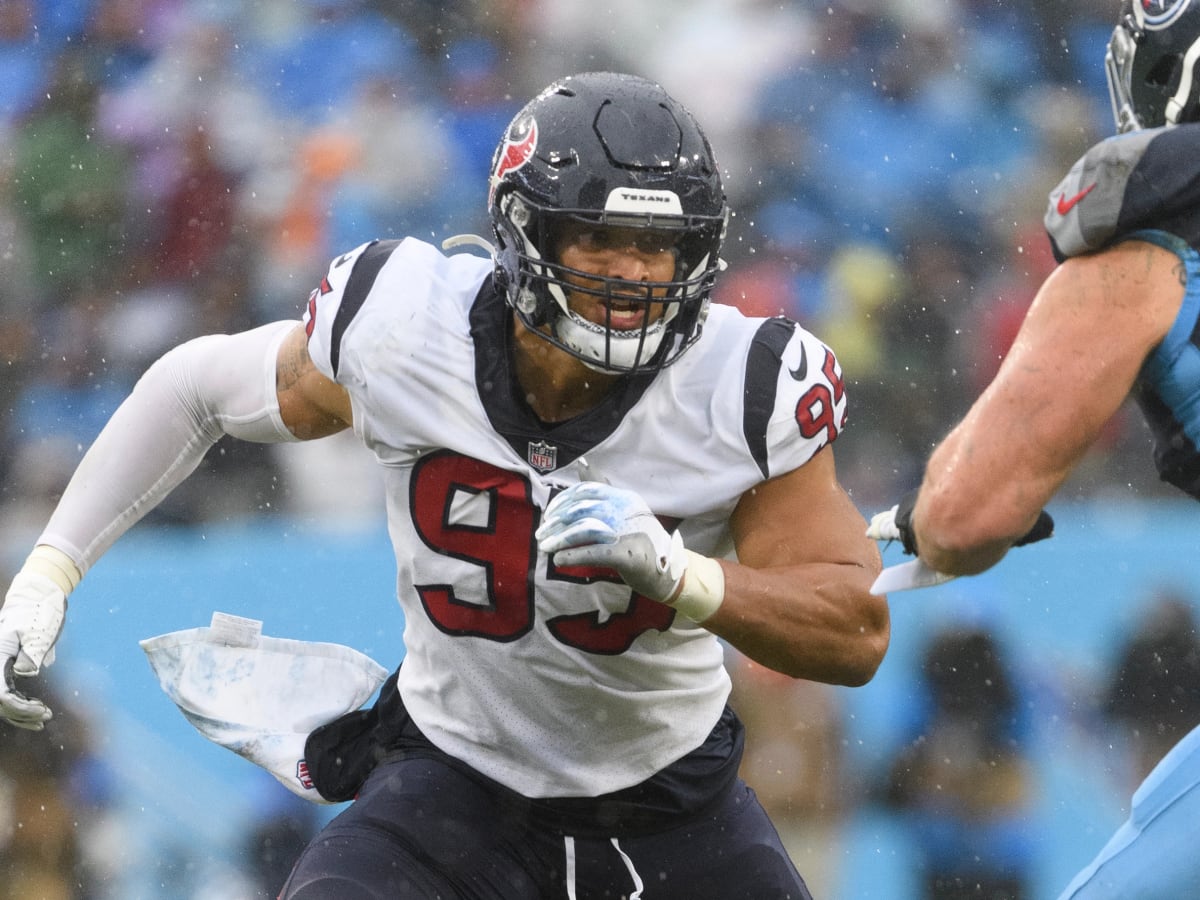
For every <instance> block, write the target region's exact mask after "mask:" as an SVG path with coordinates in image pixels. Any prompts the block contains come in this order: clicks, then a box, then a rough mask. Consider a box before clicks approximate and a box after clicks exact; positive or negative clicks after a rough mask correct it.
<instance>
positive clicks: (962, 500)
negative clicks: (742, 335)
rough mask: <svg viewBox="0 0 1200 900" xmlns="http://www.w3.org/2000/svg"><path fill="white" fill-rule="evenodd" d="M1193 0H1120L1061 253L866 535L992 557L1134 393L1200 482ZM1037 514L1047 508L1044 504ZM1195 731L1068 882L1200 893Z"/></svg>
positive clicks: (1055, 217) (921, 549) (965, 570)
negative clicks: (910, 491)
mask: <svg viewBox="0 0 1200 900" xmlns="http://www.w3.org/2000/svg"><path fill="white" fill-rule="evenodd" d="M1198 60H1200V0H1123V3H1122V6H1121V12H1120V17H1119V19H1118V22H1117V25H1116V28H1115V29H1114V31H1113V34H1112V38H1111V40H1110V41H1109V44H1108V49H1107V54H1106V57H1105V69H1106V72H1107V76H1108V87H1109V93H1110V96H1111V98H1112V106H1113V115H1114V117H1115V119H1116V126H1117V131H1118V134H1117V135H1116V136H1114V137H1110V138H1108V139H1107V140H1104V141H1102V142H1101V143H1099V144H1098V145H1096V146H1095V147H1093V148H1091V149H1090V150H1089V151H1088V152H1087V153H1086V154H1085V155H1084V156H1083V157H1082V158H1081V159H1080V160H1079V161H1078V162H1077V163H1076V164H1075V165H1074V166H1073V167H1072V168H1071V170H1070V172H1069V173H1068V174H1067V176H1066V177H1065V178H1064V179H1063V180H1062V182H1061V183H1060V184H1059V185H1058V187H1057V188H1056V189H1055V190H1054V191H1053V192H1052V193H1051V195H1050V202H1049V208H1048V209H1047V211H1046V216H1045V224H1046V229H1047V231H1048V232H1049V235H1050V240H1051V242H1052V244H1053V248H1054V252H1055V254H1056V256H1057V258H1058V259H1059V261H1060V262H1061V265H1060V266H1059V267H1058V268H1057V269H1056V270H1055V271H1054V272H1053V273H1052V274H1051V275H1050V277H1049V278H1047V280H1046V282H1045V283H1044V284H1043V286H1042V287H1041V289H1040V290H1039V292H1038V294H1037V297H1036V298H1035V300H1034V302H1033V305H1032V306H1031V307H1030V309H1029V312H1028V314H1027V316H1026V318H1025V321H1024V323H1023V325H1022V328H1021V330H1020V333H1019V334H1018V335H1017V337H1016V340H1015V342H1014V344H1013V346H1012V349H1011V350H1010V351H1009V353H1008V356H1007V358H1006V359H1005V360H1004V363H1003V365H1002V366H1001V369H1000V372H999V373H998V374H997V376H996V378H995V380H994V381H993V382H992V384H991V385H990V386H989V387H988V388H987V389H986V390H985V391H984V392H983V394H982V395H981V396H980V398H979V399H978V400H977V401H976V402H975V404H974V406H973V407H972V408H971V410H970V411H969V412H968V413H967V415H966V416H965V418H964V419H963V421H962V422H961V423H959V424H958V425H957V426H956V427H955V428H954V429H953V430H952V431H951V432H950V434H949V436H948V437H947V438H946V439H945V440H944V441H943V442H942V443H941V444H940V445H939V446H938V447H937V448H936V449H935V450H934V451H933V453H932V455H931V457H930V459H929V463H928V465H927V467H926V470H925V476H924V480H923V483H922V485H921V487H920V491H919V494H918V495H916V496H915V504H914V502H913V501H912V500H911V499H910V500H909V501H907V502H905V503H902V504H899V508H893V509H892V510H890V511H888V512H886V513H881V514H880V515H878V516H876V517H875V518H874V519H873V520H872V525H871V530H870V533H871V535H872V536H874V537H877V538H881V539H889V538H898V539H901V540H903V541H904V545H905V547H906V548H907V549H908V550H909V552H912V553H916V554H918V556H919V558H920V560H921V561H922V562H923V563H925V564H927V566H928V567H929V568H931V569H933V570H935V571H937V572H942V573H946V574H948V575H963V574H971V573H976V572H981V571H983V570H984V569H987V568H988V567H990V566H992V565H994V564H995V563H996V562H998V561H999V560H1000V559H1001V558H1002V557H1003V556H1004V555H1005V553H1006V552H1007V551H1008V549H1009V547H1010V546H1013V545H1014V544H1016V543H1019V542H1020V541H1021V539H1022V537H1023V536H1027V535H1028V534H1029V533H1030V532H1031V529H1032V530H1033V533H1034V535H1035V536H1037V535H1038V533H1039V532H1041V533H1042V534H1043V535H1044V531H1045V529H1044V527H1042V526H1041V525H1039V524H1038V523H1039V511H1040V510H1041V509H1042V506H1043V505H1044V504H1045V503H1046V502H1047V501H1048V500H1049V499H1050V498H1051V497H1052V496H1053V495H1054V493H1055V491H1056V490H1057V489H1058V488H1059V486H1060V485H1062V483H1063V481H1064V480H1065V479H1066V477H1067V476H1068V474H1069V473H1070V472H1071V471H1072V469H1073V468H1074V467H1075V466H1076V464H1078V463H1079V461H1080V460H1081V459H1082V458H1083V455H1084V453H1086V452H1087V450H1088V448H1089V447H1090V446H1091V445H1092V443H1093V442H1094V441H1095V440H1096V438H1097V437H1098V435H1099V434H1100V431H1101V429H1102V428H1103V427H1104V424H1105V423H1106V422H1107V421H1108V420H1109V418H1110V417H1111V416H1112V415H1113V414H1114V413H1115V412H1116V411H1117V409H1118V408H1119V407H1120V406H1121V404H1122V403H1123V402H1124V400H1125V399H1126V397H1127V396H1129V395H1132V396H1133V397H1134V398H1135V399H1136V401H1137V402H1138V404H1139V405H1140V406H1141V409H1142V411H1143V413H1144V415H1145V417H1146V420H1147V421H1148V423H1149V425H1150V427H1151V429H1152V430H1153V432H1154V435H1155V442H1156V446H1155V451H1154V461H1155V464H1156V465H1157V467H1158V472H1159V474H1160V476H1161V477H1162V478H1163V479H1164V480H1166V481H1168V482H1169V483H1171V484H1173V485H1175V486H1177V487H1179V488H1180V489H1181V490H1183V491H1184V492H1186V493H1188V494H1190V495H1191V496H1193V497H1196V498H1197V499H1200V402H1198V401H1200V331H1198V330H1197V325H1198V324H1200V249H1198V248H1200V177H1198V176H1197V167H1198V165H1200V164H1198V163H1197V160H1200V71H1198V70H1197V61H1198ZM1041 518H1042V522H1043V523H1044V519H1045V517H1044V514H1043V515H1042V517H1041ZM1198 783H1200V730H1197V731H1193V732H1192V733H1191V734H1189V735H1188V736H1186V737H1185V738H1184V739H1183V740H1182V741H1180V743H1179V744H1178V745H1176V746H1175V747H1174V748H1173V749H1172V750H1171V751H1170V752H1169V753H1168V754H1167V756H1166V758H1165V759H1163V760H1162V762H1161V763H1160V764H1159V766H1158V767H1157V768H1156V769H1155V770H1154V771H1153V772H1152V773H1151V774H1150V775H1149V776H1148V777H1147V779H1146V780H1145V782H1143V784H1142V785H1141V787H1140V788H1139V789H1138V791H1137V793H1135V794H1134V797H1133V802H1132V807H1131V810H1130V816H1129V819H1128V821H1127V822H1126V823H1125V824H1124V825H1123V826H1122V827H1121V828H1120V830H1119V831H1118V832H1117V833H1116V835H1114V837H1113V838H1112V840H1111V841H1110V842H1109V843H1108V845H1107V846H1106V847H1104V848H1103V849H1102V850H1101V852H1100V854H1099V855H1098V856H1097V857H1096V859H1095V860H1094V861H1093V862H1092V863H1091V865H1090V866H1088V867H1087V868H1086V869H1085V870H1084V871H1082V872H1081V873H1080V874H1079V875H1078V877H1076V878H1075V880H1074V881H1073V882H1072V883H1071V885H1070V886H1069V887H1068V888H1067V889H1066V891H1065V893H1064V894H1063V895H1062V898H1063V900H1067V898H1070V900H1092V898H1116V897H1121V898H1127V897H1138V898H1144V900H1145V898H1163V900H1167V898H1178V897H1191V896H1195V894H1196V890H1197V886H1198V885H1200V857H1198V856H1197V855H1196V853H1194V852H1193V848H1192V838H1191V836H1192V835H1193V834H1194V833H1195V832H1194V830H1193V829H1194V828H1195V827H1196V823H1197V822H1200V788H1198V787H1197V785H1198Z"/></svg>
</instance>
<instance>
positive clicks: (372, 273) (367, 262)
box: [329, 240, 400, 376]
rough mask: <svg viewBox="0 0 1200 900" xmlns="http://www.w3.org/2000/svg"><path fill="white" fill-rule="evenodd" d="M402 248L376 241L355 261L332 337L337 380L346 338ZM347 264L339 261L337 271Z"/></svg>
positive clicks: (331, 354)
mask: <svg viewBox="0 0 1200 900" xmlns="http://www.w3.org/2000/svg"><path fill="white" fill-rule="evenodd" d="M399 245H400V242H399V241H395V240H392V241H372V242H371V243H370V244H368V245H367V248H366V249H365V250H363V252H362V253H360V254H359V256H358V259H356V260H355V261H354V267H353V268H352V269H351V271H350V278H349V280H348V281H347V282H346V289H345V290H344V291H343V292H342V302H341V303H340V304H339V305H338V310H337V315H336V316H334V319H333V328H332V331H331V334H330V344H329V363H330V365H331V366H332V367H333V373H334V375H335V376H336V375H337V371H338V366H339V365H340V363H341V356H342V336H343V335H345V333H346V328H347V327H349V325H350V322H351V321H353V319H354V317H355V315H357V314H358V311H359V310H360V309H362V305H363V303H364V302H365V301H366V299H367V295H368V294H369V293H370V292H371V288H372V287H374V285H375V279H376V278H377V277H378V276H379V270H380V269H382V268H383V264H384V263H386V262H387V261H388V257H389V256H391V255H392V251H393V250H395V249H396V247H398V246H399ZM344 260H345V257H343V258H342V259H341V260H337V261H335V262H334V263H333V268H337V267H338V265H339V264H341V263H342V262H343V261H344Z"/></svg>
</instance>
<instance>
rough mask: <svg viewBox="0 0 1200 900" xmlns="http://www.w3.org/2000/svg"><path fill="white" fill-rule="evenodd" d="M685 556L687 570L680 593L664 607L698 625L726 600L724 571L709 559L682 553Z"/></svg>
mask: <svg viewBox="0 0 1200 900" xmlns="http://www.w3.org/2000/svg"><path fill="white" fill-rule="evenodd" d="M684 553H686V554H687V556H688V565H687V569H686V571H685V572H684V575H683V582H682V584H680V586H679V592H678V593H677V594H676V595H675V596H674V597H672V598H671V599H670V600H668V601H667V605H668V606H670V607H671V608H672V609H676V610H678V611H679V612H681V613H683V614H684V615H685V616H687V617H688V618H689V619H691V620H692V621H693V622H695V623H697V624H701V623H703V622H704V620H705V619H707V618H708V617H709V616H711V615H712V614H713V613H715V612H716V611H717V610H718V609H719V608H720V606H721V604H722V603H723V602H724V600H725V570H724V569H722V568H721V564H720V563H719V562H717V561H716V560H715V559H713V558H712V557H709V556H701V555H700V554H699V553H695V552H694V551H692V550H684Z"/></svg>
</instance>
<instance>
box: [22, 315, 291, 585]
mask: <svg viewBox="0 0 1200 900" xmlns="http://www.w3.org/2000/svg"><path fill="white" fill-rule="evenodd" d="M296 327H298V323H297V322H273V323H271V324H270V325H264V326H262V327H261V328H255V329H253V330H252V331H245V332H242V333H241V334H234V335H225V334H218V335H209V336H207V337H201V338H196V339H195V340H192V341H188V342H187V343H186V344H181V345H180V346H178V347H176V348H175V349H174V350H171V351H170V352H169V353H166V354H165V355H164V356H163V357H162V358H161V359H159V360H158V361H157V362H155V363H154V365H152V366H151V367H150V368H149V369H148V370H147V371H146V374H145V375H143V376H142V377H141V379H140V380H139V381H138V383H137V385H136V386H135V387H134V389H133V392H132V393H131V394H130V395H129V397H128V398H126V400H125V402H124V403H122V404H121V405H120V406H119V407H118V408H117V411H116V412H115V413H113V416H112V418H111V419H110V420H109V422H108V424H107V425H105V426H104V429H103V431H101V432H100V435H99V436H98V437H97V438H96V441H95V443H93V444H92V446H91V448H90V449H89V450H88V452H87V453H86V454H85V455H84V457H83V460H82V461H81V462H80V464H79V468H77V469H76V470H75V474H74V475H73V476H72V477H71V481H70V483H69V484H68V485H67V489H66V491H65V492H64V493H63V496H62V499H61V500H60V501H59V503H58V507H57V508H56V509H55V511H54V514H53V515H52V516H51V517H50V521H49V523H48V524H47V525H46V530H45V531H44V532H42V535H41V537H40V538H39V539H38V543H39V544H48V545H50V546H52V547H56V548H58V549H59V550H62V551H63V552H64V553H66V554H67V555H68V556H70V557H71V559H72V560H74V561H75V563H76V565H78V567H79V571H80V572H81V573H86V572H87V570H88V568H89V567H90V566H91V565H92V563H94V562H95V561H96V560H97V559H99V558H100V556H101V555H102V554H103V553H104V552H105V551H106V550H107V549H108V548H109V547H111V546H112V545H113V542H114V541H116V540H117V538H119V537H120V536H121V535H122V534H124V533H125V532H126V531H127V530H128V529H129V528H130V527H131V526H132V525H133V524H134V523H135V522H137V521H138V520H139V519H140V518H141V517H142V516H144V515H145V514H146V513H148V512H149V511H150V510H151V509H153V508H154V507H155V506H157V505H158V503H159V502H161V501H162V499H163V498H164V497H166V496H167V494H169V493H170V492H171V491H172V490H173V489H174V488H175V487H176V486H177V485H178V484H179V483H180V482H181V481H183V480H184V479H185V478H187V476H188V475H190V474H191V473H192V472H194V471H195V470H196V468H197V467H198V466H199V465H200V461H201V460H202V459H203V458H204V454H205V453H207V452H208V450H209V448H210V447H211V446H212V445H213V444H215V443H216V442H217V440H218V439H220V438H221V436H222V435H226V434H228V435H232V436H233V437H236V438H241V439H243V440H247V441H256V442H259V443H273V442H280V441H294V440H297V438H296V437H295V436H294V435H292V433H291V432H290V431H288V429H287V426H285V425H284V424H283V419H282V418H281V417H280V413H279V399H278V396H277V395H276V392H275V369H276V357H277V356H278V354H279V346H280V344H282V343H283V339H284V337H285V336H286V335H287V334H288V333H289V332H290V331H291V330H292V329H294V328H296Z"/></svg>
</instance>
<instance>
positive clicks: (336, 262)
mask: <svg viewBox="0 0 1200 900" xmlns="http://www.w3.org/2000/svg"><path fill="white" fill-rule="evenodd" d="M1094 186H1095V185H1093V187H1094ZM352 255H353V254H350V253H343V254H342V255H341V256H339V257H338V258H337V259H335V260H334V261H333V268H335V269H336V268H337V267H338V266H340V265H341V264H342V263H344V262H345V261H346V260H348V259H349V258H350V257H351V256H352Z"/></svg>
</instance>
